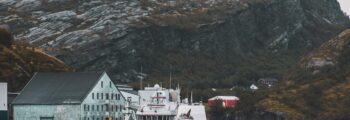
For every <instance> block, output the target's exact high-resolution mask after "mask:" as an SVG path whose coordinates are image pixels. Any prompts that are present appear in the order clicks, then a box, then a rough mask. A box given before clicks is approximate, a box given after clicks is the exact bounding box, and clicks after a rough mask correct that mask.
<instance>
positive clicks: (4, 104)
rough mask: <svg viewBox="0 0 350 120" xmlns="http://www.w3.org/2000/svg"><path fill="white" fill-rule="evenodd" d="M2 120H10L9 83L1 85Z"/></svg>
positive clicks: (0, 108) (0, 113) (0, 104)
mask: <svg viewBox="0 0 350 120" xmlns="http://www.w3.org/2000/svg"><path fill="white" fill-rule="evenodd" d="M0 120H8V107H7V83H0Z"/></svg>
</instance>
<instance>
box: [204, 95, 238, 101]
mask: <svg viewBox="0 0 350 120" xmlns="http://www.w3.org/2000/svg"><path fill="white" fill-rule="evenodd" d="M209 100H239V98H238V97H236V96H215V97H213V98H210V99H209Z"/></svg>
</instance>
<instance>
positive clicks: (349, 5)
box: [338, 0, 350, 15]
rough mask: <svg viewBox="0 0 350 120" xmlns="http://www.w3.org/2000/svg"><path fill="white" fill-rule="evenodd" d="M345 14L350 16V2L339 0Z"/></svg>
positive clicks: (348, 0)
mask: <svg viewBox="0 0 350 120" xmlns="http://www.w3.org/2000/svg"><path fill="white" fill-rule="evenodd" d="M338 1H339V3H340V6H341V8H342V9H343V11H344V12H346V13H347V14H348V15H350V0H338Z"/></svg>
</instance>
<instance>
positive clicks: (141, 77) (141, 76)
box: [140, 65, 143, 90]
mask: <svg viewBox="0 0 350 120" xmlns="http://www.w3.org/2000/svg"><path fill="white" fill-rule="evenodd" d="M142 80H143V73H142V65H141V75H140V90H142Z"/></svg>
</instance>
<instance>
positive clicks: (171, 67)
mask: <svg viewBox="0 0 350 120" xmlns="http://www.w3.org/2000/svg"><path fill="white" fill-rule="evenodd" d="M172 69H173V66H172V65H171V66H170V83H169V84H170V85H169V89H171V72H172Z"/></svg>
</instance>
